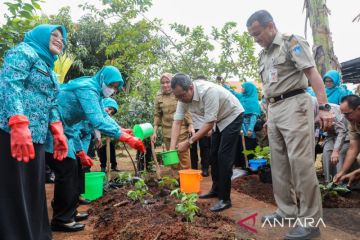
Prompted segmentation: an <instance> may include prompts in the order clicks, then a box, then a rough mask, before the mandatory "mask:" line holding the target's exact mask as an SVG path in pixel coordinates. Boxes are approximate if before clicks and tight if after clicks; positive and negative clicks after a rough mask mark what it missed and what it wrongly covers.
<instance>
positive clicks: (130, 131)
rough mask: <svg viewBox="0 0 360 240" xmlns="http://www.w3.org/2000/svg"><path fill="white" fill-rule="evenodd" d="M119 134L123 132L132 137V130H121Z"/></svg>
mask: <svg viewBox="0 0 360 240" xmlns="http://www.w3.org/2000/svg"><path fill="white" fill-rule="evenodd" d="M121 132H125V133H128V134H131V135H132V132H133V130H132V129H127V128H121Z"/></svg>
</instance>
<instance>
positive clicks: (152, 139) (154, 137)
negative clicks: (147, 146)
mask: <svg viewBox="0 0 360 240" xmlns="http://www.w3.org/2000/svg"><path fill="white" fill-rule="evenodd" d="M156 139H157V135H156V133H154V134H153V135H152V136H151V141H152V142H153V143H156Z"/></svg>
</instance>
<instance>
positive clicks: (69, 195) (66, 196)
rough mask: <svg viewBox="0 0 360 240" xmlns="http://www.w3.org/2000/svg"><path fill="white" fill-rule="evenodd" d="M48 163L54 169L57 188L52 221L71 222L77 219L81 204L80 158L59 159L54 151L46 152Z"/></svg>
mask: <svg viewBox="0 0 360 240" xmlns="http://www.w3.org/2000/svg"><path fill="white" fill-rule="evenodd" d="M45 157H46V163H47V164H48V165H49V166H50V167H51V169H53V170H54V173H55V189H54V202H53V217H52V220H51V222H54V223H70V222H73V221H74V220H75V215H76V213H77V212H76V208H77V207H78V205H79V191H80V189H79V169H78V164H79V163H78V160H75V159H72V158H68V157H67V158H65V159H64V160H63V161H58V160H55V159H54V158H53V154H52V153H46V154H45Z"/></svg>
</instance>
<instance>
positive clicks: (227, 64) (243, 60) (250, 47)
mask: <svg viewBox="0 0 360 240" xmlns="http://www.w3.org/2000/svg"><path fill="white" fill-rule="evenodd" d="M236 28H237V24H236V23H235V22H227V23H225V25H224V26H223V27H222V28H221V29H217V28H215V27H213V29H212V36H213V38H214V40H215V41H217V42H218V43H219V44H220V46H221V51H222V52H221V55H220V57H219V61H218V63H217V64H216V67H215V74H216V75H223V76H224V78H225V79H227V78H228V77H237V78H238V79H239V80H240V81H245V79H247V78H248V79H258V73H257V68H258V66H257V58H256V57H255V46H254V40H253V39H252V37H251V36H250V35H249V34H248V33H247V32H244V33H243V34H240V33H239V32H238V31H237V30H236Z"/></svg>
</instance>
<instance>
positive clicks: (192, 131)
mask: <svg viewBox="0 0 360 240" xmlns="http://www.w3.org/2000/svg"><path fill="white" fill-rule="evenodd" d="M188 131H189V134H190V136H194V135H195V129H194V126H193V125H189V127H188Z"/></svg>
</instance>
